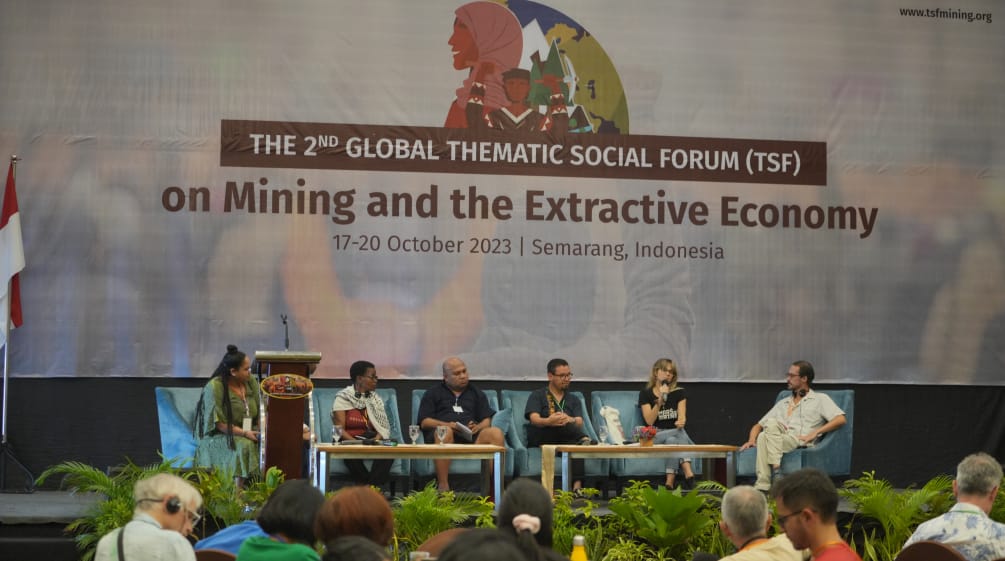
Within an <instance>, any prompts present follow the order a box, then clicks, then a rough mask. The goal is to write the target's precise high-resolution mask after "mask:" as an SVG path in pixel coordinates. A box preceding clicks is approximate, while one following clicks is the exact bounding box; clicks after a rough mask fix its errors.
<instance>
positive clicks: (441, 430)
mask: <svg viewBox="0 0 1005 561" xmlns="http://www.w3.org/2000/svg"><path fill="white" fill-rule="evenodd" d="M448 430H450V427H448V426H447V425H440V426H438V427H436V439H437V440H439V441H440V444H443V439H444V438H446V437H447V431H448Z"/></svg>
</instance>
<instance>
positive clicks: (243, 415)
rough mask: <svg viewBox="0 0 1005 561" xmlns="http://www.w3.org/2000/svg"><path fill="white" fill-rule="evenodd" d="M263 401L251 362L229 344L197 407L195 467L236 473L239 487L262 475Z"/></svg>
mask: <svg viewBox="0 0 1005 561" xmlns="http://www.w3.org/2000/svg"><path fill="white" fill-rule="evenodd" d="M260 401H261V396H260V395H259V389H258V384H257V383H255V381H254V380H253V379H252V377H251V359H249V358H248V356H247V355H246V354H245V353H243V352H242V351H240V350H238V349H237V347H236V346H235V345H227V353H226V354H225V355H223V359H222V360H221V361H220V364H219V365H218V366H217V367H216V370H215V371H213V376H212V377H211V378H210V380H209V382H207V383H206V386H205V387H204V388H203V392H202V397H200V398H199V405H198V406H197V407H196V417H195V418H196V420H195V433H196V440H197V444H196V450H195V465H196V466H198V467H215V468H220V469H226V470H230V471H233V472H234V477H235V478H236V479H237V480H238V484H243V482H244V480H245V479H246V478H247V477H248V476H250V475H252V474H256V473H258V472H259V469H258V459H259V458H258V456H259V453H258V441H259V440H258V439H259V427H258V404H259V402H260Z"/></svg>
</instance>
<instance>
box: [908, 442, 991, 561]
mask: <svg viewBox="0 0 1005 561" xmlns="http://www.w3.org/2000/svg"><path fill="white" fill-rule="evenodd" d="M1001 481H1002V466H1001V464H999V463H998V460H996V459H994V458H993V457H991V456H990V455H988V454H985V453H984V452H978V453H976V454H971V455H969V456H967V457H966V458H963V461H962V462H960V465H958V466H957V467H956V479H955V480H953V494H954V495H956V504H955V505H953V508H951V509H949V512H947V513H945V514H943V515H942V516H939V517H938V518H933V519H931V520H929V521H928V522H925V523H923V524H921V525H920V526H918V528H917V529H916V530H915V531H914V533H913V534H911V537H910V538H907V542H906V543H905V544H904V547H907V546H909V545H911V544H912V543H915V542H919V541H936V542H940V543H943V544H946V545H948V546H951V547H953V548H954V549H956V550H957V551H959V552H960V553H961V554H962V555H963V556H964V557H966V558H967V561H985V560H991V559H999V558H1001V557H1005V524H1002V523H1000V522H995V521H994V520H992V519H991V518H990V517H988V513H990V512H991V507H992V505H994V502H995V497H997V496H998V488H999V487H1000V486H1001Z"/></svg>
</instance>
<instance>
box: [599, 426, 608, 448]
mask: <svg viewBox="0 0 1005 561" xmlns="http://www.w3.org/2000/svg"><path fill="white" fill-rule="evenodd" d="M597 436H598V437H599V438H600V444H607V443H608V442H607V427H603V426H602V427H600V429H599V430H598V431H597Z"/></svg>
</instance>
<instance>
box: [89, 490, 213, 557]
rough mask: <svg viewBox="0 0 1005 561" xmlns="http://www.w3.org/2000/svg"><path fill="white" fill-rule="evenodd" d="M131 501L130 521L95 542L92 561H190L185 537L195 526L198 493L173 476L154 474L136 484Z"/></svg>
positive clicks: (193, 554) (197, 520) (188, 545)
mask: <svg viewBox="0 0 1005 561" xmlns="http://www.w3.org/2000/svg"><path fill="white" fill-rule="evenodd" d="M133 499H134V500H135V502H136V507H135V510H134V511H133V519H132V520H131V521H130V522H129V523H128V524H126V525H125V526H123V527H121V528H118V529H116V530H112V531H111V532H109V533H108V534H105V536H104V537H102V538H101V540H100V541H98V549H97V551H96V552H95V555H94V559H95V561H140V560H143V561H194V560H195V552H194V551H193V550H192V544H191V543H189V541H188V538H187V536H188V535H189V533H191V532H192V527H193V526H194V525H195V524H196V523H198V522H199V508H200V507H202V495H200V494H199V491H198V490H196V488H195V487H193V486H192V484H190V483H189V482H188V481H185V480H184V479H182V478H180V477H178V476H177V475H171V474H167V473H158V474H156V475H153V476H151V477H148V478H146V479H141V480H139V481H137V482H136V485H135V487H133Z"/></svg>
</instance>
